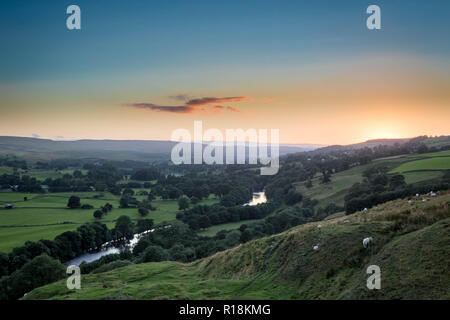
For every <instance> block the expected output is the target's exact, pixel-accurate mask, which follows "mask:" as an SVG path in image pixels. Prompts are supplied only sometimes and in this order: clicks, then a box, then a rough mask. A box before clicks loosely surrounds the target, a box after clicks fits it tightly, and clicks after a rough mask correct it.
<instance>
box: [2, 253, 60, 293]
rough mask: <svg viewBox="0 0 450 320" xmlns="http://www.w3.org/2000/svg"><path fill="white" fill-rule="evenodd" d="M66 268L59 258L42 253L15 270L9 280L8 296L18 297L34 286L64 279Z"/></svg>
mask: <svg viewBox="0 0 450 320" xmlns="http://www.w3.org/2000/svg"><path fill="white" fill-rule="evenodd" d="M65 276H66V268H65V267H64V265H62V264H61V263H60V262H59V261H58V260H56V259H52V258H50V257H49V256H48V255H41V256H38V257H36V258H34V259H33V260H31V261H30V262H27V263H26V264H25V265H24V266H23V267H22V268H21V269H20V270H18V271H16V272H14V273H13V274H12V275H11V276H10V277H9V281H8V287H9V288H8V289H9V290H8V298H9V299H18V298H21V297H23V295H24V294H25V293H27V292H29V291H31V290H33V289H34V288H37V287H41V286H43V285H45V284H48V283H52V282H55V281H58V280H60V279H63V278H64V277H65Z"/></svg>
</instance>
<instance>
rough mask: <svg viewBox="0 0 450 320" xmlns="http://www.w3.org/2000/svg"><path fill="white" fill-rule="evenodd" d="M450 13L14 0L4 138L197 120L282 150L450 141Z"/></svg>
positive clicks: (0, 60)
mask: <svg viewBox="0 0 450 320" xmlns="http://www.w3.org/2000/svg"><path fill="white" fill-rule="evenodd" d="M71 4H77V5H79V6H80V8H81V15H82V30H74V31H69V30H68V29H67V28H66V21H65V20H66V18H67V16H68V15H67V14H66V13H65V12H66V8H67V6H69V5H71ZM371 4H377V5H379V6H380V7H381V15H382V29H381V30H375V31H371V30H368V29H367V27H366V19H367V17H368V15H367V14H366V8H367V7H368V6H369V5H371ZM449 17H450V2H448V1H438V0H429V1H406V0H404V1H400V0H389V1H377V0H371V1H363V0H355V1H352V0H345V1H336V0H330V1H325V0H317V1H311V0H309V1H301V0H292V1H287V0H273V1H264V0H258V1H253V0H245V1H243V0H240V1H215V0H208V1H196V0H189V1H187V0H184V1H179V0H177V1H174V0H172V1H144V0H142V1H111V0H109V1H103V0H96V1H93V0H89V1H87V0H73V1H63V0H58V1H43V0H39V1H38V0H36V1H26V2H25V1H13V0H5V1H2V2H1V3H0V37H1V50H0V135H8V136H25V137H32V136H35V137H41V138H50V139H146V140H169V139H170V137H171V133H172V131H173V130H175V129H177V128H186V129H189V130H193V122H194V120H203V126H204V127H205V129H208V128H218V129H220V130H225V129H227V128H230V129H233V128H243V129H248V128H255V129H265V128H267V129H271V128H275V129H280V140H281V142H283V143H314V144H348V143H355V142H360V141H363V140H367V139H374V138H403V137H413V136H418V135H444V134H445V135H447V134H450V41H449V32H450V18H449Z"/></svg>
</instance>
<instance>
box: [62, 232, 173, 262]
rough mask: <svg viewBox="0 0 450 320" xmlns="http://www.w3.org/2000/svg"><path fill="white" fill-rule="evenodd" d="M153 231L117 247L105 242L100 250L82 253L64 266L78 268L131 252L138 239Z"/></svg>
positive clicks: (137, 235) (136, 236)
mask: <svg viewBox="0 0 450 320" xmlns="http://www.w3.org/2000/svg"><path fill="white" fill-rule="evenodd" d="M166 227H167V226H166ZM154 230H155V229H152V230H147V231H145V232H142V233H136V234H135V235H134V236H133V239H131V240H129V241H127V242H126V243H125V244H122V245H119V246H117V245H116V246H114V245H113V244H112V243H111V242H107V243H105V244H103V246H102V249H101V250H99V251H96V252H93V253H84V254H82V255H81V256H78V257H76V258H75V259H72V260H70V261H69V262H67V263H66V264H67V265H68V266H73V265H75V266H79V265H80V264H81V263H82V262H83V261H84V262H88V263H89V262H92V261H95V260H98V259H100V258H101V257H103V256H106V255H108V254H115V253H120V251H122V250H125V249H129V250H133V248H134V246H135V245H136V244H137V243H138V241H139V239H140V238H141V237H142V236H143V235H144V234H147V233H150V232H153V231H154Z"/></svg>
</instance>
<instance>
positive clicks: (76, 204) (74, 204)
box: [67, 196, 81, 209]
mask: <svg viewBox="0 0 450 320" xmlns="http://www.w3.org/2000/svg"><path fill="white" fill-rule="evenodd" d="M67 206H68V207H69V208H70V209H76V208H80V207H81V202H80V197H77V196H71V197H70V198H69V201H68V202H67Z"/></svg>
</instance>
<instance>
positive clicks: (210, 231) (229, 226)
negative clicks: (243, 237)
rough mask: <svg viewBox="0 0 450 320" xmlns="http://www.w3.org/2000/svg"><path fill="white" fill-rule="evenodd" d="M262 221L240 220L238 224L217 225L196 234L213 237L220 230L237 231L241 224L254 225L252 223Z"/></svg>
mask: <svg viewBox="0 0 450 320" xmlns="http://www.w3.org/2000/svg"><path fill="white" fill-rule="evenodd" d="M262 220H264V219H253V220H242V221H238V222H230V223H223V224H218V225H214V226H211V227H208V228H206V229H204V230H202V231H200V232H198V234H199V235H200V236H206V237H214V236H215V235H216V234H217V232H219V231H221V230H234V229H239V227H240V226H241V225H243V224H248V223H254V222H258V221H262Z"/></svg>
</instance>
